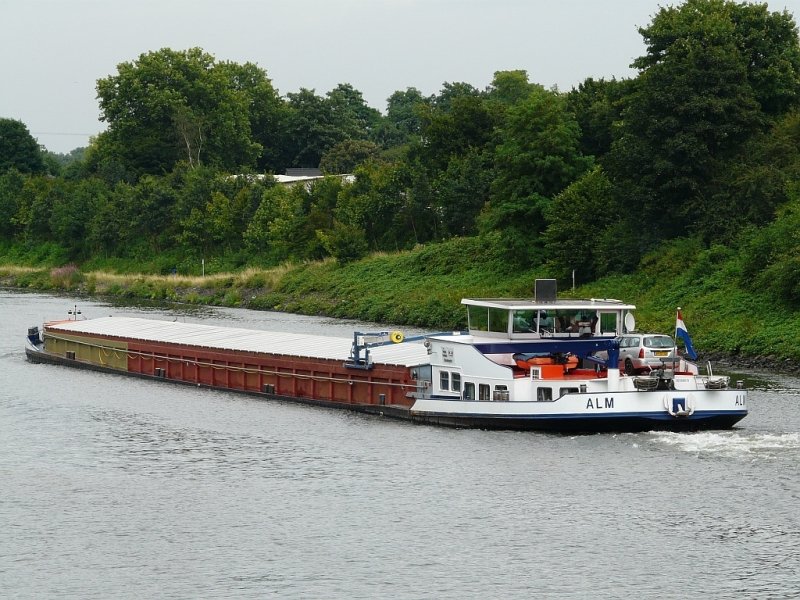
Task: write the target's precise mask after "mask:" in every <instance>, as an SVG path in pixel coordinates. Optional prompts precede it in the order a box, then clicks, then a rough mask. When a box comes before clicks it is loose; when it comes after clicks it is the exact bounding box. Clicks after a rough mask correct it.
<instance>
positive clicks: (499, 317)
mask: <svg viewBox="0 0 800 600" xmlns="http://www.w3.org/2000/svg"><path fill="white" fill-rule="evenodd" d="M489 331H494V332H496V333H508V311H507V310H506V309H505V308H490V309H489Z"/></svg>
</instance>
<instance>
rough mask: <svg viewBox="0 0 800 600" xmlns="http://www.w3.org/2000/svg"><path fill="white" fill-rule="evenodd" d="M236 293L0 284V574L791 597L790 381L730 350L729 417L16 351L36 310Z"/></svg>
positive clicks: (83, 586)
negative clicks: (288, 393)
mask: <svg viewBox="0 0 800 600" xmlns="http://www.w3.org/2000/svg"><path fill="white" fill-rule="evenodd" d="M76 304H77V305H78V308H79V309H80V310H81V311H82V313H83V314H82V316H84V317H88V318H91V317H98V316H105V315H109V314H112V315H128V316H131V315H139V316H141V315H145V316H149V317H153V318H159V319H169V320H173V319H178V320H187V321H202V322H207V323H214V324H223V325H226V324H227V325H231V326H237V327H250V328H261V329H272V330H275V329H280V330H286V331H302V332H313V333H319V334H326V335H338V336H343V337H350V336H352V332H353V330H354V329H359V328H361V329H364V328H370V327H375V326H374V325H365V324H362V323H354V322H346V321H344V322H343V321H333V320H328V319H321V318H314V317H300V316H296V315H284V314H277V313H263V312H251V311H244V310H234V309H170V308H163V307H162V308H131V307H117V306H111V305H108V304H102V303H98V302H92V301H83V300H79V299H74V298H69V297H53V296H47V295H37V294H22V293H17V292H12V291H8V290H0V381H1V382H2V386H0V450H1V451H0V595H2V597H3V598H81V599H93V598H102V599H107V598H123V599H127V598H130V599H134V598H136V599H140V598H347V599H351V598H370V599H371V598H398V599H413V598H419V599H428V598H437V599H438V598H459V599H461V598H532V597H537V598H681V599H684V598H731V599H733V598H736V599H739V598H789V597H798V594H800V381H798V379H797V378H793V377H788V376H780V375H772V374H767V373H745V374H736V375H735V377H736V378H740V379H744V380H745V381H746V384H747V386H748V388H749V389H750V398H749V409H750V414H749V415H748V417H747V418H746V419H745V420H744V421H742V422H741V424H740V426H739V427H737V428H736V429H734V430H731V431H722V432H705V433H695V434H670V433H642V434H624V435H607V434H606V435H586V436H564V435H549V434H542V433H519V432H517V433H514V432H489V431H472V430H452V429H443V428H436V427H430V426H422V425H413V424H409V423H406V422H402V421H399V422H398V421H394V420H390V419H386V418H380V417H373V416H363V415H355V414H351V413H349V412H346V411H341V410H333V409H323V408H317V407H308V406H301V405H295V404H291V403H284V402H277V401H267V400H262V399H258V398H255V397H248V396H241V395H236V394H230V393H224V392H217V391H210V390H205V389H196V388H192V387H188V386H187V387H184V386H179V385H170V384H168V383H164V382H150V381H141V380H137V379H132V378H126V377H121V376H114V375H109V374H102V373H93V372H88V371H80V370H73V369H69V368H65V367H58V366H51V365H34V364H30V363H28V362H27V361H26V360H25V354H24V346H23V342H24V336H25V333H26V330H27V327H28V326H30V325H36V324H41V322H42V321H44V320H48V319H54V318H64V317H66V314H67V310H69V309H71V308H73V307H74V306H75V305H76Z"/></svg>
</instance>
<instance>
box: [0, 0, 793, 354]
mask: <svg viewBox="0 0 800 600" xmlns="http://www.w3.org/2000/svg"><path fill="white" fill-rule="evenodd" d="M640 33H641V34H642V36H643V38H644V41H645V46H646V53H645V55H644V56H642V57H639V58H638V59H637V60H636V61H635V63H634V66H635V67H636V68H637V70H638V74H637V76H636V77H634V78H631V79H626V80H617V79H610V80H606V79H599V80H597V79H587V80H586V81H584V82H583V83H582V84H580V85H579V86H577V87H576V88H574V89H572V90H570V91H568V92H562V91H559V90H556V89H545V88H544V87H543V86H541V85H539V84H536V83H532V82H530V81H529V80H528V75H527V73H525V72H524V71H500V72H497V73H495V76H494V78H493V80H492V81H491V83H490V84H489V85H488V86H487V87H486V88H485V89H483V90H479V89H477V88H475V87H473V86H472V85H470V84H466V83H445V84H444V85H443V87H442V89H441V91H440V92H439V93H438V94H436V95H434V96H431V97H425V96H423V95H422V94H421V93H420V92H419V91H418V90H415V89H414V88H408V89H406V90H404V91H398V92H395V93H394V94H393V95H392V96H391V97H390V98H389V99H388V102H387V110H386V114H382V113H380V112H379V111H377V110H375V109H373V108H370V107H368V106H367V105H366V103H365V102H364V101H363V98H362V97H361V94H360V92H358V90H355V89H354V88H352V86H350V85H348V84H340V85H339V86H337V87H336V88H334V89H333V90H331V91H330V92H328V93H327V94H326V95H324V96H318V95H317V94H316V93H315V92H314V91H313V90H301V91H300V92H298V93H290V94H287V95H286V96H285V97H282V96H280V95H279V93H278V92H277V90H275V89H274V88H273V86H272V84H271V82H270V80H269V78H268V76H267V74H266V72H265V71H264V70H263V69H261V68H259V67H256V66H255V65H252V64H250V63H247V64H244V65H239V64H234V63H227V62H218V61H216V60H215V59H214V57H212V56H210V55H208V54H207V53H205V52H203V51H202V50H200V49H196V48H195V49H190V50H187V51H175V50H171V49H162V50H159V51H156V52H149V53H146V54H143V55H141V56H140V57H139V58H138V59H136V60H134V61H131V62H128V63H123V64H121V65H119V67H118V71H117V73H115V74H112V75H110V76H109V77H107V78H104V79H101V80H100V81H98V85H97V91H98V99H99V105H100V111H101V115H102V118H103V120H104V121H105V122H106V123H107V124H108V128H107V130H106V131H105V132H103V133H102V134H100V135H99V136H98V137H97V138H96V139H94V140H93V141H92V143H91V144H90V146H89V147H88V148H86V149H85V150H81V151H80V152H75V153H72V154H71V156H70V157H61V160H60V161H59V160H55V159H54V157H52V156H50V155H49V154H47V153H41V151H40V150H39V149H38V148H37V147H36V145H35V143H34V144H31V143H30V142H31V141H32V138H30V134H29V133H27V128H25V126H24V125H23V124H21V123H19V122H17V121H12V120H9V119H0V215H2V217H0V264H7V265H12V266H8V267H3V268H2V269H0V278H2V281H3V282H4V283H5V284H7V285H16V286H18V287H25V288H33V289H58V290H69V291H71V292H76V293H78V292H79V293H87V294H108V295H116V296H124V297H128V298H148V299H163V300H171V301H184V302H195V303H211V304H222V305H229V306H248V307H252V308H277V309H279V310H290V311H297V312H308V313H317V314H328V315H332V316H341V317H356V318H362V319H368V320H373V321H383V322H392V323H397V324H404V323H407V324H413V325H419V326H423V327H432V328H437V329H438V328H441V327H458V326H461V325H463V322H462V321H461V307H460V306H459V300H460V298H461V297H463V296H506V295H510V296H529V295H530V294H531V288H532V284H533V280H534V279H535V278H536V277H553V278H557V279H558V280H559V282H560V288H561V290H562V292H565V293H573V292H572V287H573V284H574V285H575V286H576V289H575V290H574V293H575V294H576V295H581V296H595V297H600V296H602V297H618V298H622V299H625V300H631V301H633V302H635V303H637V304H638V305H639V307H640V310H639V313H638V316H639V322H640V325H642V326H643V327H647V328H652V329H658V330H660V331H669V330H670V329H671V328H672V327H673V326H674V314H675V313H674V311H675V308H676V307H677V306H682V307H684V316H685V318H686V320H687V323H688V324H689V326H690V328H691V329H692V334H693V336H694V337H695V339H696V342H697V343H698V345H702V346H704V347H706V348H708V349H709V350H714V351H720V352H726V353H734V354H735V353H741V354H745V355H765V354H768V355H772V356H775V357H779V358H782V359H783V358H785V359H794V360H798V359H800V352H799V351H798V350H797V349H796V348H795V347H794V346H795V345H794V344H790V343H789V340H796V339H798V334H799V333H800V322H799V321H798V320H799V319H800V317H798V314H800V313H798V309H800V275H798V274H799V273H800V258H798V257H800V239H799V238H798V236H797V231H800V183H798V182H800V44H799V43H798V31H797V27H796V24H795V22H794V18H793V17H792V15H790V14H789V13H787V12H770V11H769V10H768V8H767V5H765V4H748V3H736V2H731V1H728V0H687V1H686V2H685V3H683V4H682V5H680V6H677V7H668V8H662V9H660V10H659V11H658V13H657V14H656V15H655V16H654V18H653V20H652V22H651V23H650V24H649V25H648V26H646V27H643V28H641V29H640ZM290 167H320V169H321V170H322V171H323V172H324V173H326V174H327V176H326V177H324V178H319V179H315V180H313V181H306V182H304V183H302V184H299V185H285V184H280V183H278V182H277V181H276V179H275V178H274V177H273V176H272V175H273V174H276V173H283V172H284V171H286V170H287V169H288V168H290ZM344 174H347V175H348V176H343V175H344Z"/></svg>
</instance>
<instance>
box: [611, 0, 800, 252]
mask: <svg viewBox="0 0 800 600" xmlns="http://www.w3.org/2000/svg"><path fill="white" fill-rule="evenodd" d="M640 32H641V34H642V35H643V37H644V39H645V44H646V45H647V54H646V55H645V56H642V57H641V58H639V59H637V60H636V61H635V62H634V66H636V67H637V68H638V69H639V71H640V73H639V76H638V78H637V79H636V82H635V84H634V85H632V86H631V90H630V93H629V94H628V95H627V96H626V98H625V104H626V106H625V108H624V110H623V113H622V117H623V118H622V122H621V127H620V135H619V136H618V137H617V138H616V139H615V141H614V143H613V146H612V151H611V152H610V153H609V155H608V158H607V159H606V160H605V161H604V162H605V165H606V167H607V169H608V171H609V173H610V174H611V175H612V178H613V179H614V180H615V181H617V182H618V183H619V184H620V186H622V187H624V188H626V189H627V190H628V193H629V194H630V195H631V205H632V206H636V207H637V210H638V211H639V212H640V214H641V216H642V227H641V232H642V234H643V237H644V238H647V239H649V240H651V241H652V242H654V243H655V242H657V241H658V240H659V239H664V238H669V237H674V236H679V235H683V234H684V233H686V232H687V227H691V226H692V225H693V224H694V223H696V222H698V221H700V220H702V218H703V216H704V215H705V214H708V213H711V212H713V210H714V209H715V208H717V207H716V206H714V202H709V200H710V199H712V198H715V197H719V193H720V184H721V181H722V180H724V179H725V178H726V177H727V176H728V175H729V173H730V171H731V166H732V164H734V163H735V162H736V161H737V155H738V153H739V152H740V151H741V148H742V146H743V144H745V143H746V142H747V141H748V140H750V139H751V138H753V137H754V136H756V135H758V134H759V133H760V132H762V131H764V130H765V128H766V127H767V126H768V123H769V121H770V120H771V119H773V118H774V117H775V116H777V115H779V114H780V113H781V112H782V111H785V110H787V108H789V107H792V106H796V105H797V103H798V98H800V47H799V46H798V38H797V29H796V27H795V24H794V22H793V20H792V18H791V16H790V15H789V14H788V13H786V12H784V13H769V12H768V11H767V6H766V4H738V3H734V2H730V1H728V0H687V2H685V3H684V4H682V5H681V6H679V7H669V8H662V9H660V10H659V12H658V13H657V14H656V16H655V17H654V19H653V21H652V23H651V24H650V25H649V26H648V27H646V28H642V29H640ZM742 208H743V207H736V208H734V209H733V210H734V212H736V211H738V210H740V209H742Z"/></svg>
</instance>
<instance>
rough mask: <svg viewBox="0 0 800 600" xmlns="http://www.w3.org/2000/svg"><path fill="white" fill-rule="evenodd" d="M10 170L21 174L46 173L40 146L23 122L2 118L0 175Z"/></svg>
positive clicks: (0, 128)
mask: <svg viewBox="0 0 800 600" xmlns="http://www.w3.org/2000/svg"><path fill="white" fill-rule="evenodd" d="M9 169H16V170H17V171H19V172H20V173H44V172H45V163H44V160H43V158H42V151H41V149H40V148H39V144H38V143H37V142H36V140H35V139H34V138H33V136H32V135H31V134H30V132H29V131H28V128H27V127H26V126H25V124H24V123H22V122H21V121H16V120H14V119H2V118H0V174H2V173H5V172H6V171H8V170H9Z"/></svg>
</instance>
